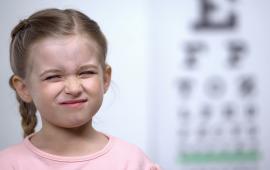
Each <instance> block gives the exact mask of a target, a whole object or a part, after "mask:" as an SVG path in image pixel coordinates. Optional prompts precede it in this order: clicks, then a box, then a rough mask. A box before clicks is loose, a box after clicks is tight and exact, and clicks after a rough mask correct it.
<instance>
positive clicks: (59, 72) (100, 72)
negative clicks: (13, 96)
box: [25, 35, 111, 128]
mask: <svg viewBox="0 0 270 170" xmlns="http://www.w3.org/2000/svg"><path fill="white" fill-rule="evenodd" d="M29 57H30V58H29V62H28V65H29V68H28V70H27V71H28V72H27V77H26V79H25V87H26V88H25V91H26V93H27V94H28V95H29V96H30V97H31V99H32V101H33V102H34V104H35V106H36V107H37V109H38V111H39V112H40V114H41V118H42V122H43V127H44V126H47V125H53V126H58V127H63V128H74V127H79V126H82V125H84V124H86V123H89V122H90V121H91V120H92V117H93V116H94V115H95V113H96V112H97V111H98V110H99V108H100V106H101V103H102V100H103V95H104V93H105V92H106V90H107V89H108V87H109V84H110V78H111V68H110V67H109V66H108V65H106V66H105V68H104V67H102V64H101V63H100V59H99V56H98V47H97V44H96V43H95V42H94V41H93V40H91V39H89V38H84V37H83V36H80V35H74V36H68V37H62V38H47V39H44V40H42V41H39V42H37V43H35V44H34V45H33V46H32V47H31V48H30V53H29Z"/></svg>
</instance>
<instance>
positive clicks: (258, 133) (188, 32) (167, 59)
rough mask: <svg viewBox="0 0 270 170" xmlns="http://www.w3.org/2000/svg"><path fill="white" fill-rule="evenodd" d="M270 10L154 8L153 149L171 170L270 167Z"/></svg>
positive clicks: (208, 5)
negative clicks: (269, 132)
mask: <svg viewBox="0 0 270 170" xmlns="http://www.w3.org/2000/svg"><path fill="white" fill-rule="evenodd" d="M266 6H268V7H270V3H269V2H268V1H266V0H264V1H263V0H261V1H256V2H254V1H253V2H251V1H246V0H233V1H232V0H222V1H219V0H198V1H195V0H193V1H166V2H165V1H164V2H161V1H159V3H157V4H155V5H154V6H153V9H152V11H151V12H152V15H151V20H150V21H152V27H153V28H152V29H151V30H153V32H152V33H151V38H150V39H151V40H153V42H151V44H152V46H151V48H152V54H153V55H152V56H155V57H153V58H152V61H153V62H152V63H154V66H153V67H154V68H155V69H156V72H155V74H154V75H153V78H152V87H154V88H153V91H152V94H153V96H155V97H154V98H153V103H152V104H153V105H155V107H152V108H154V109H152V112H153V113H154V114H155V115H156V117H155V118H153V119H154V122H156V123H153V125H152V127H153V128H152V132H153V134H155V135H153V138H154V139H155V141H156V142H153V143H154V144H153V148H156V150H155V152H156V155H158V156H157V158H156V159H157V160H159V161H160V162H161V165H166V167H164V168H165V169H170V170H178V169H179V170H202V169H203V170H224V169H226V170H236V169H241V170H266V169H268V168H269V167H270V164H269V161H270V159H269V153H267V152H269V144H268V142H267V141H268V140H269V135H268V132H267V131H268V129H269V123H268V122H267V119H268V120H269V115H268V112H269V109H270V108H269V103H268V101H269V99H270V96H269V90H267V89H268V87H267V84H269V81H270V78H269V76H267V74H269V73H270V69H269V66H267V64H266V63H269V57H267V56H268V55H270V52H269V50H268V49H269V47H268V46H269V45H267V44H269V40H268V39H267V38H266V37H267V36H269V35H268V34H270V33H269V31H267V29H266V28H269V25H270V21H267V19H266V15H270V13H269V12H268V11H267V10H266ZM264 37H265V38H264ZM169 122H170V123H169ZM153 141H154V140H153Z"/></svg>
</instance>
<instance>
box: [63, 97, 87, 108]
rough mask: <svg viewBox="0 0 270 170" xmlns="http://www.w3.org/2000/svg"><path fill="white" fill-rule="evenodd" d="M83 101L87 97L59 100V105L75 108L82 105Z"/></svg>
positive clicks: (85, 100)
mask: <svg viewBox="0 0 270 170" xmlns="http://www.w3.org/2000/svg"><path fill="white" fill-rule="evenodd" d="M85 102H87V99H76V100H66V101H63V102H60V105H63V106H67V107H72V108H74V107H75V108H76V107H80V106H82V105H83V104H84V103H85Z"/></svg>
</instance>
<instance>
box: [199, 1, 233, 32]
mask: <svg viewBox="0 0 270 170" xmlns="http://www.w3.org/2000/svg"><path fill="white" fill-rule="evenodd" d="M222 1H224V0H201V1H200V8H201V12H200V18H199V21H197V23H195V25H194V28H195V30H231V29H233V28H235V27H236V24H237V17H236V14H235V13H233V12H229V11H227V12H226V13H225V12H223V13H224V14H222V17H221V18H220V19H215V20H213V17H218V16H220V15H217V14H218V12H219V13H220V12H222V11H221V10H220V8H221V4H220V2H222ZM226 1H228V2H229V3H232V2H234V1H235V0H226ZM218 2H219V4H218Z"/></svg>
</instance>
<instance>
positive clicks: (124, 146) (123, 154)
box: [111, 137, 160, 170]
mask: <svg viewBox="0 0 270 170" xmlns="http://www.w3.org/2000/svg"><path fill="white" fill-rule="evenodd" d="M111 140H112V142H113V147H112V149H111V154H112V155H113V156H114V157H118V158H120V159H122V160H123V159H125V160H126V161H127V162H128V163H129V166H132V164H133V163H134V165H135V166H139V167H138V168H139V169H147V170H160V168H159V167H158V165H157V164H155V163H153V162H152V161H151V160H150V159H149V157H148V156H147V155H146V154H145V153H144V152H143V150H142V149H141V148H139V147H138V146H137V145H135V144H132V143H129V142H127V141H125V140H122V139H119V138H117V137H111Z"/></svg>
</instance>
